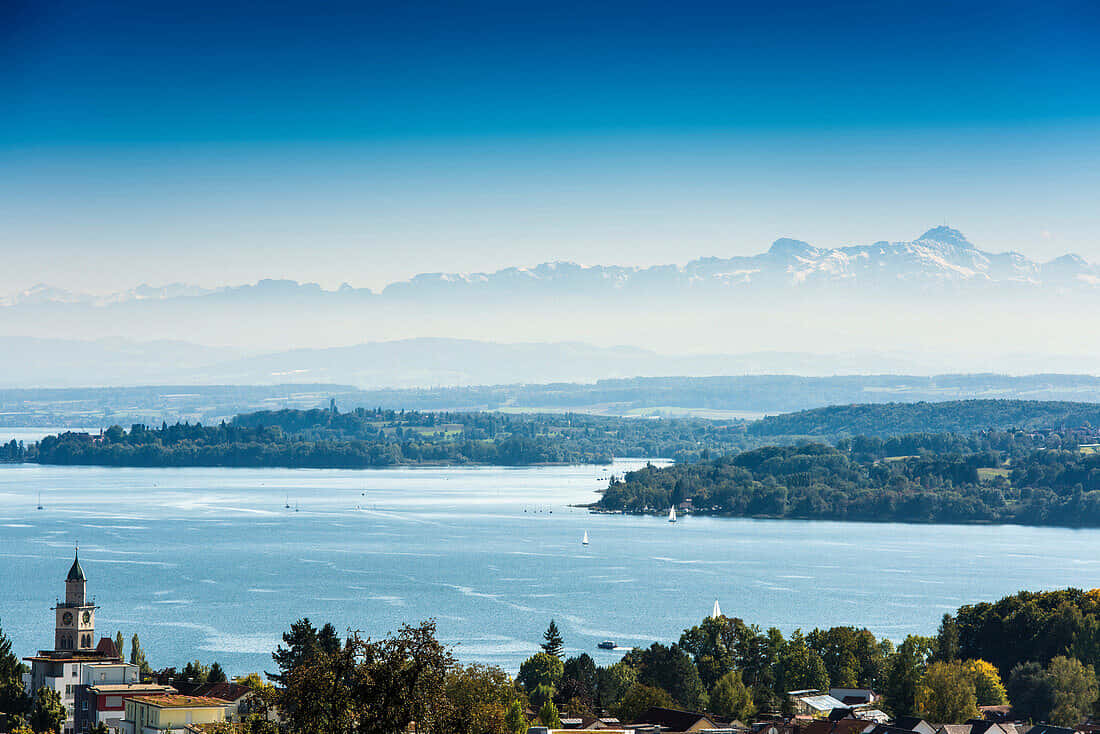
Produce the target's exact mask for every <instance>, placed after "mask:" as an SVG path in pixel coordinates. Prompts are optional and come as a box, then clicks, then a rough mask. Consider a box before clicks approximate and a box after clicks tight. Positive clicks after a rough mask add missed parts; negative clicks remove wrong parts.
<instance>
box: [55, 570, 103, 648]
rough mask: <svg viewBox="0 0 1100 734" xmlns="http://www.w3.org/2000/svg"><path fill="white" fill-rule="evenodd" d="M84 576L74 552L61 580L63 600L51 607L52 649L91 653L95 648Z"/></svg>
mask: <svg viewBox="0 0 1100 734" xmlns="http://www.w3.org/2000/svg"><path fill="white" fill-rule="evenodd" d="M87 584H88V579H87V578H85V577H84V569H83V568H81V567H80V553H79V551H77V554H76V557H75V558H74V559H73V565H72V567H71V568H70V569H69V575H68V577H67V578H66V579H65V601H64V602H60V601H59V602H58V603H57V606H56V607H54V611H55V612H56V613H57V623H56V624H55V626H54V649H55V650H74V651H77V652H92V651H93V650H95V610H96V606H95V604H90V603H88V596H87Z"/></svg>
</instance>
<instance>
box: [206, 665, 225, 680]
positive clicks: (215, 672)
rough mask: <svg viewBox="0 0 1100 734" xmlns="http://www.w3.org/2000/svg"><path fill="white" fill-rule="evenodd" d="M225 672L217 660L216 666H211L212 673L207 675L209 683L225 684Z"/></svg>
mask: <svg viewBox="0 0 1100 734" xmlns="http://www.w3.org/2000/svg"><path fill="white" fill-rule="evenodd" d="M225 680H226V678H225V671H224V670H222V666H221V665H219V664H218V661H217V660H215V661H214V664H213V665H211V666H210V672H208V673H207V674H206V682H207V683H225Z"/></svg>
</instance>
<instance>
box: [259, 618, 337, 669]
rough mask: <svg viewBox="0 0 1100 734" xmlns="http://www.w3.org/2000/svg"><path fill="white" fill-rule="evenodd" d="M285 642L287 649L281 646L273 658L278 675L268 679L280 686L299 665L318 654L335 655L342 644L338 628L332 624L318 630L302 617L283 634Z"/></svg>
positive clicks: (272, 655) (273, 654) (272, 654)
mask: <svg viewBox="0 0 1100 734" xmlns="http://www.w3.org/2000/svg"><path fill="white" fill-rule="evenodd" d="M283 642H285V643H286V647H283V646H282V645H279V647H278V648H277V649H276V650H275V652H273V653H271V658H272V659H273V660H274V661H275V665H276V666H278V668H279V672H278V673H268V674H267V677H268V678H270V679H271V680H273V681H275V682H276V683H278V684H280V685H281V684H283V683H285V682H286V680H287V678H288V677H289V676H290V674H291V673H292V672H293V671H294V669H295V668H297V667H298V666H299V665H302V664H304V663H306V662H308V661H309V660H311V659H312V658H314V657H316V656H317V655H318V654H321V653H323V654H325V655H333V654H335V653H336V652H338V651H339V650H340V647H341V645H342V642H341V640H340V637H339V636H338V635H337V634H336V628H335V627H333V626H332V625H331V624H326V625H325V626H324V627H322V628H321V629H320V631H318V630H317V628H316V627H314V626H313V623H312V622H310V621H309V617H302V618H301V619H299V620H298V621H297V622H295V623H294V624H292V625H290V631H289V632H284V633H283Z"/></svg>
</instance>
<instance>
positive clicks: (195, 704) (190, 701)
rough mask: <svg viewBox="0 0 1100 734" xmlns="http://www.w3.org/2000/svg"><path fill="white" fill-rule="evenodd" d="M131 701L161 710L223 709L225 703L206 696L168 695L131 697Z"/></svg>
mask: <svg viewBox="0 0 1100 734" xmlns="http://www.w3.org/2000/svg"><path fill="white" fill-rule="evenodd" d="M130 700H131V701H137V702H138V703H145V704H148V705H150V706H156V707H157V708H162V709H187V708H215V707H216V708H225V704H226V702H225V701H223V700H222V699H220V698H208V697H206V696H179V695H175V694H168V695H164V696H133V697H132V698H131V699H130Z"/></svg>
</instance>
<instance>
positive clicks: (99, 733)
mask: <svg viewBox="0 0 1100 734" xmlns="http://www.w3.org/2000/svg"><path fill="white" fill-rule="evenodd" d="M92 734H111V730H110V729H108V728H107V725H106V724H104V723H103V722H102V721H101V722H99V723H98V724H96V725H95V726H93V727H92Z"/></svg>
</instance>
